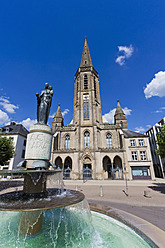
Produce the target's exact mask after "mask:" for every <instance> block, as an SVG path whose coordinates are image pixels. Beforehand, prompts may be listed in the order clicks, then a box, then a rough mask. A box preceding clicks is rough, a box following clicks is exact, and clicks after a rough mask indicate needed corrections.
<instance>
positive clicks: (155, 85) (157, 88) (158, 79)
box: [144, 71, 165, 99]
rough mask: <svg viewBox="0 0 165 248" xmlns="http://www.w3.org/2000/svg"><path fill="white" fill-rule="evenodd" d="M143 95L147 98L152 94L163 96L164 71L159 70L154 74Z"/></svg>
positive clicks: (164, 85)
mask: <svg viewBox="0 0 165 248" xmlns="http://www.w3.org/2000/svg"><path fill="white" fill-rule="evenodd" d="M144 94H145V97H146V98H147V99H148V98H150V97H152V96H159V97H163V96H165V71H160V72H158V73H156V74H155V77H154V78H153V79H152V80H151V82H150V83H149V84H147V85H146V88H145V89H144Z"/></svg>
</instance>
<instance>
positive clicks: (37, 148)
mask: <svg viewBox="0 0 165 248" xmlns="http://www.w3.org/2000/svg"><path fill="white" fill-rule="evenodd" d="M36 96H37V123H36V124H35V125H32V126H31V127H30V130H29V131H30V133H29V134H28V136H27V145H26V152H25V160H26V168H27V169H29V170H32V172H33V173H31V174H27V175H26V176H25V179H24V193H25V194H37V193H38V194H39V193H44V192H45V191H46V178H44V177H46V176H45V175H44V173H42V171H43V170H47V169H48V167H49V160H50V156H51V146H52V130H51V128H50V127H49V126H48V125H47V121H48V117H49V112H50V106H51V102H52V96H53V90H52V87H51V86H49V84H48V83H46V84H45V89H44V90H43V91H42V92H41V95H40V96H39V93H38V92H37V93H36ZM35 170H41V173H40V174H39V173H38V174H36V173H35Z"/></svg>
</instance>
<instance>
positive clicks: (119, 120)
mask: <svg viewBox="0 0 165 248" xmlns="http://www.w3.org/2000/svg"><path fill="white" fill-rule="evenodd" d="M114 122H115V123H114V124H115V125H116V124H118V125H120V126H121V128H123V129H127V118H126V116H125V114H124V111H123V110H122V108H121V106H120V103H119V100H117V108H116V112H115V116H114Z"/></svg>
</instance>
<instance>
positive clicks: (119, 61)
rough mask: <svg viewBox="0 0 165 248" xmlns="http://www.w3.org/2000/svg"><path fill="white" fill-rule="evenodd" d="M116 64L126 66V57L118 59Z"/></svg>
mask: <svg viewBox="0 0 165 248" xmlns="http://www.w3.org/2000/svg"><path fill="white" fill-rule="evenodd" d="M115 62H116V63H118V64H119V65H121V66H122V65H124V63H125V56H122V55H121V56H118V57H117V59H116V60H115Z"/></svg>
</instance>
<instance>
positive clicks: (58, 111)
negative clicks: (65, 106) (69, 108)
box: [54, 104, 63, 118]
mask: <svg viewBox="0 0 165 248" xmlns="http://www.w3.org/2000/svg"><path fill="white" fill-rule="evenodd" d="M54 118H63V116H62V113H61V108H60V104H58V108H57V111H56V113H55V116H54Z"/></svg>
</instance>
